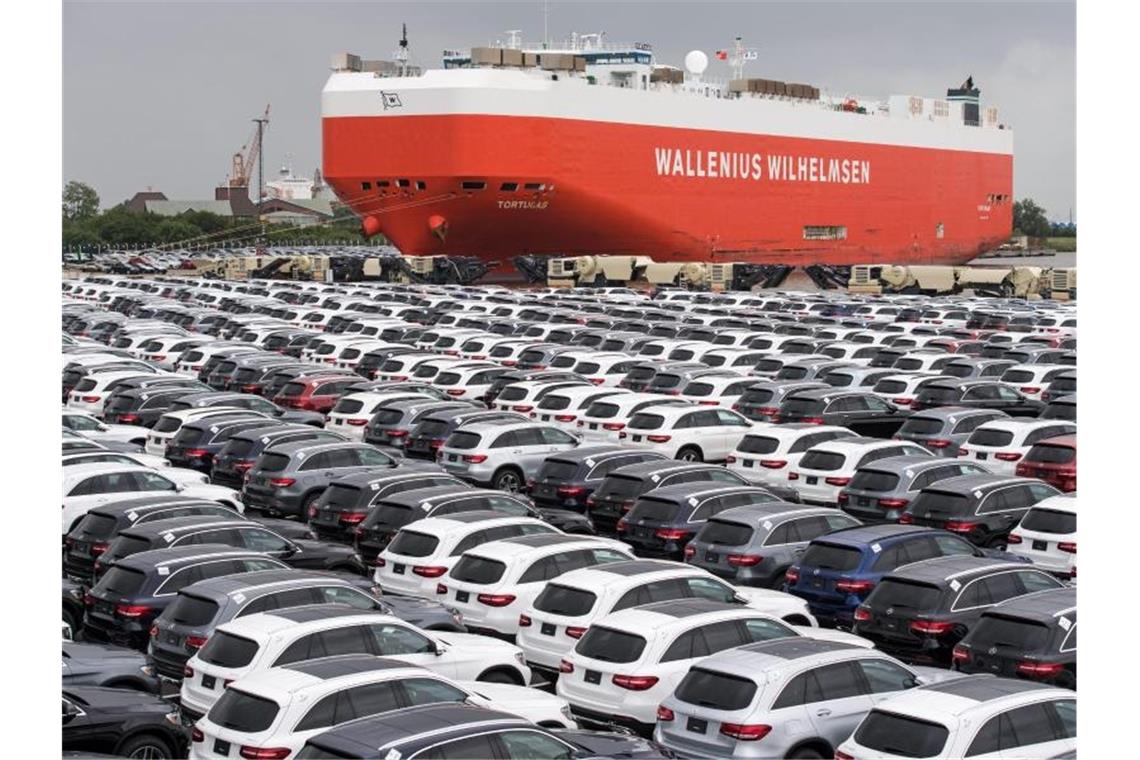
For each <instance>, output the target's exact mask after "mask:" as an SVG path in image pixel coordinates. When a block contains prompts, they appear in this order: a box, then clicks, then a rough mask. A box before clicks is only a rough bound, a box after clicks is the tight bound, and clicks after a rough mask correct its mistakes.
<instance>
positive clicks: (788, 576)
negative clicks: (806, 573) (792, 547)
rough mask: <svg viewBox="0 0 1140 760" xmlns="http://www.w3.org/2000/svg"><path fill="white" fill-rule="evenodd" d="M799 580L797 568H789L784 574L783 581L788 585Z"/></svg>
mask: <svg viewBox="0 0 1140 760" xmlns="http://www.w3.org/2000/svg"><path fill="white" fill-rule="evenodd" d="M799 579H800V571H799V568H795V567H789V568H788V571H787V572H786V573H784V580H786V581H787V582H788V583H796V582H797V581H799Z"/></svg>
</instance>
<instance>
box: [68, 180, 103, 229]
mask: <svg viewBox="0 0 1140 760" xmlns="http://www.w3.org/2000/svg"><path fill="white" fill-rule="evenodd" d="M98 213H99V194H98V193H96V192H95V190H94V188H92V187H91V186H90V185H86V184H84V183H82V182H76V181H75V180H72V181H71V182H68V183H67V185H66V186H65V187H64V188H63V218H64V219H71V220H75V219H90V218H91V217H93V216H95V215H97V214H98Z"/></svg>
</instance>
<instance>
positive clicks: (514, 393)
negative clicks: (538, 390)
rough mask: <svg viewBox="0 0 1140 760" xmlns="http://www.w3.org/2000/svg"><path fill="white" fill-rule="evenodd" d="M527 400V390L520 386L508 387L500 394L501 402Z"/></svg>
mask: <svg viewBox="0 0 1140 760" xmlns="http://www.w3.org/2000/svg"><path fill="white" fill-rule="evenodd" d="M524 398H526V388H523V387H522V386H519V385H508V386H507V387H506V388H503V392H502V393H500V394H499V399H498V400H499V401H522V400H523V399H524Z"/></svg>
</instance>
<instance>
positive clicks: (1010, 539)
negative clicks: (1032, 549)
mask: <svg viewBox="0 0 1140 760" xmlns="http://www.w3.org/2000/svg"><path fill="white" fill-rule="evenodd" d="M1005 542H1006V543H1007V544H1020V543H1021V536H1019V535H1017V534H1016V533H1010V534H1009V535H1008V536H1006V539H1005Z"/></svg>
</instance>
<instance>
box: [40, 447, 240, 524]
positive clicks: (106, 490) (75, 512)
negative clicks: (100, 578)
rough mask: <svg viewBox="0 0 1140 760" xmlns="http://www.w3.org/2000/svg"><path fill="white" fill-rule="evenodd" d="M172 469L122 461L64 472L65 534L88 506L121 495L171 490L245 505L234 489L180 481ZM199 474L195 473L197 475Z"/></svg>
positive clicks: (237, 508) (235, 506)
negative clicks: (151, 467) (127, 463)
mask: <svg viewBox="0 0 1140 760" xmlns="http://www.w3.org/2000/svg"><path fill="white" fill-rule="evenodd" d="M172 471H173V468H171V470H166V471H164V472H157V471H156V470H152V469H150V468H149V467H139V466H137V465H125V464H105V463H98V464H84V465H75V466H73V467H68V468H66V469H65V470H64V472H63V516H62V517H63V533H64V535H66V534H67V533H70V532H71V529H72V528H74V527H75V526H76V524H77V523H78V522H79V520H80V518H81V517H83V515H85V514H87V512H88V511H89V510H91V509H94V508H95V507H97V506H100V505H102V504H107V503H110V502H113V501H117V500H119V499H121V498H123V497H130V496H137V495H140V494H147V493H154V492H160V493H174V492H179V493H181V494H182V495H183V496H188V497H196V498H201V499H208V500H210V501H216V502H218V503H219V504H221V505H223V506H225V507H229V508H230V509H232V510H234V511H235V512H242V511H243V510H244V506H243V505H242V502H241V499H240V498H239V497H238V493H237V491H234V490H233V489H230V488H225V487H223V486H215V485H210V484H208V483H202V482H189V483H184V482H179V480H177V479H176V478H174V477H170V475H171V472H172ZM197 475H198V473H195V476H197Z"/></svg>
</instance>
